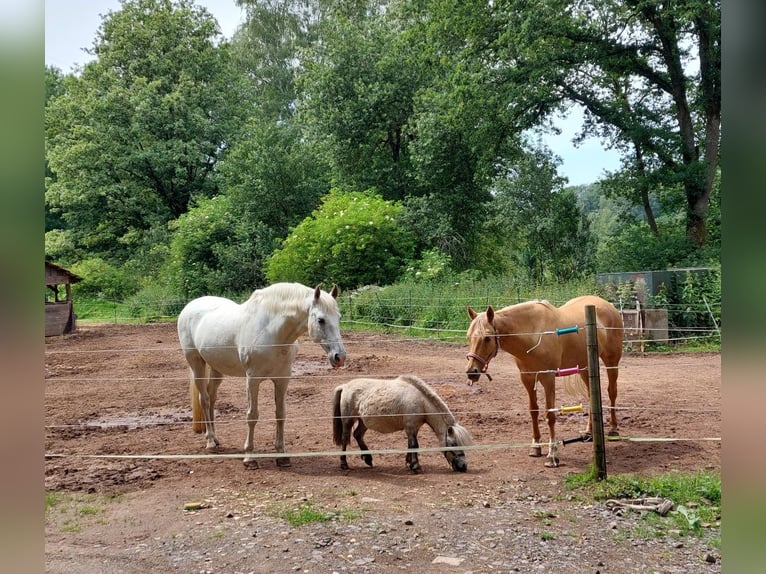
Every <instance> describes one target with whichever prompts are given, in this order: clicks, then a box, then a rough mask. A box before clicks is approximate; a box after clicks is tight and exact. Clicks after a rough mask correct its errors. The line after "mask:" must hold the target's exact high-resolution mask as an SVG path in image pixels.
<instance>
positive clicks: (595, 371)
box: [585, 305, 606, 480]
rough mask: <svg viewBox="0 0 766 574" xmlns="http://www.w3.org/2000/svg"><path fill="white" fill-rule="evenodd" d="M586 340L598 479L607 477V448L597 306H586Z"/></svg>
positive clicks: (591, 416) (591, 419)
mask: <svg viewBox="0 0 766 574" xmlns="http://www.w3.org/2000/svg"><path fill="white" fill-rule="evenodd" d="M585 340H586V343H587V345H588V381H589V383H590V421H591V432H592V433H593V460H594V463H595V465H596V480H604V479H605V478H606V449H605V447H604V418H603V415H602V413H601V376H600V373H599V363H598V331H596V306H595V305H586V306H585Z"/></svg>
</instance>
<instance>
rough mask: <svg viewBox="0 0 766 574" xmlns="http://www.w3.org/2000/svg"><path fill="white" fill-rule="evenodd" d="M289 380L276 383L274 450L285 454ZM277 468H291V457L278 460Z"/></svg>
mask: <svg viewBox="0 0 766 574" xmlns="http://www.w3.org/2000/svg"><path fill="white" fill-rule="evenodd" d="M289 382H290V379H288V378H286V377H285V378H278V379H276V380H275V381H274V402H275V404H276V405H275V406H276V419H277V431H276V435H275V436H274V449H275V450H276V451H277V452H285V417H286V409H285V395H286V394H287V384H288V383H289ZM277 466H290V457H288V456H283V457H279V458H277Z"/></svg>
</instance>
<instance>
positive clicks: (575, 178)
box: [45, 0, 620, 185]
mask: <svg viewBox="0 0 766 574" xmlns="http://www.w3.org/2000/svg"><path fill="white" fill-rule="evenodd" d="M196 3H197V4H199V5H202V6H205V7H206V8H207V9H208V11H209V12H210V13H211V14H212V15H213V16H214V17H215V19H216V20H218V25H219V26H220V27H221V32H222V33H223V35H224V36H226V37H227V38H230V37H231V35H232V34H233V33H234V31H235V30H236V28H237V26H238V25H239V24H240V23H241V22H242V20H243V18H244V11H243V10H242V9H240V8H239V7H237V6H236V5H235V3H234V0H196ZM119 8H120V2H119V1H118V0H45V64H46V65H49V66H56V67H57V68H59V69H60V70H61V71H63V72H65V73H68V72H71V71H72V70H73V69H74V66H75V65H77V64H79V65H82V64H85V63H86V62H88V61H90V59H91V57H90V56H89V55H88V54H86V53H85V52H84V51H83V50H84V49H85V48H91V47H92V46H93V41H94V40H95V38H96V31H97V30H98V28H99V26H100V25H101V15H105V14H107V13H108V12H109V11H110V10H111V11H117V10H119ZM556 125H557V126H558V127H559V128H560V129H561V134H560V135H547V136H544V137H543V142H544V143H545V145H547V146H548V147H549V148H550V149H551V150H552V151H553V153H555V154H556V155H557V156H559V157H560V158H561V160H562V165H561V166H560V167H559V173H560V174H561V175H563V176H565V177H566V178H567V179H568V180H569V185H586V184H589V183H594V182H595V181H597V180H599V179H600V178H601V177H602V176H603V175H604V171H605V170H615V169H617V168H618V167H619V165H620V161H619V156H618V154H617V153H616V152H614V151H611V150H607V149H605V148H604V147H603V145H602V144H601V142H600V141H599V140H597V139H593V138H590V139H587V140H585V141H584V142H583V143H582V144H580V145H579V146H577V147H575V145H574V144H573V143H572V139H573V138H574V136H575V135H576V133H577V131H578V130H579V129H580V127H581V125H582V113H581V111H580V110H579V109H578V108H573V109H572V111H570V113H569V114H568V116H567V117H563V118H560V119H559V120H558V121H557V122H556Z"/></svg>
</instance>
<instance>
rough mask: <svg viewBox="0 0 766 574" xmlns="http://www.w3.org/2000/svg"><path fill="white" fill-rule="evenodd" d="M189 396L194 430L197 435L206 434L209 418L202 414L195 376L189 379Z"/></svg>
mask: <svg viewBox="0 0 766 574" xmlns="http://www.w3.org/2000/svg"><path fill="white" fill-rule="evenodd" d="M205 374H206V375H207V367H206V368H205ZM189 394H190V395H191V407H192V430H193V431H194V432H195V433H197V434H201V433H203V432H205V419H206V418H207V417H206V416H205V415H204V414H203V412H202V404H201V403H200V401H199V391H198V390H197V385H195V384H194V376H193V375H192V376H191V377H189Z"/></svg>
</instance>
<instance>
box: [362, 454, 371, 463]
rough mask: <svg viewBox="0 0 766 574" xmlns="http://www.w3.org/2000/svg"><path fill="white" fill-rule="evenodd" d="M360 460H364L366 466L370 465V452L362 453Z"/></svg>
mask: <svg viewBox="0 0 766 574" xmlns="http://www.w3.org/2000/svg"><path fill="white" fill-rule="evenodd" d="M362 460H363V461H364V464H366V465H367V466H372V455H371V454H363V455H362Z"/></svg>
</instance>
